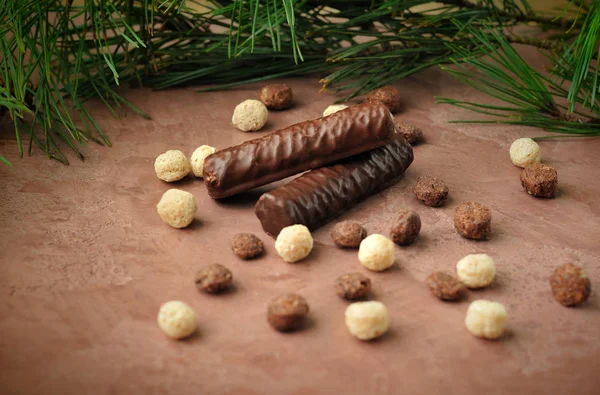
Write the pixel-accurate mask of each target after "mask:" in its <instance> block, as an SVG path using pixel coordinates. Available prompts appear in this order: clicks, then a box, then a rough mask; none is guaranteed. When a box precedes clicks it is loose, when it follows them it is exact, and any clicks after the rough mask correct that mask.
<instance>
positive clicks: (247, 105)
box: [231, 99, 269, 132]
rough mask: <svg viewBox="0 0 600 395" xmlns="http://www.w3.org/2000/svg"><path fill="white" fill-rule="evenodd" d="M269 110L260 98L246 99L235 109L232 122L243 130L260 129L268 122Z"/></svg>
mask: <svg viewBox="0 0 600 395" xmlns="http://www.w3.org/2000/svg"><path fill="white" fill-rule="evenodd" d="M268 116H269V112H268V111H267V107H265V105H264V104H262V103H261V102H259V101H258V100H252V99H248V100H244V101H243V102H241V103H240V104H238V105H237V106H236V107H235V110H233V117H232V118H231V123H233V126H235V127H236V128H238V129H239V130H241V131H242V132H251V131H256V130H260V129H262V128H263V126H265V124H266V123H267V118H268Z"/></svg>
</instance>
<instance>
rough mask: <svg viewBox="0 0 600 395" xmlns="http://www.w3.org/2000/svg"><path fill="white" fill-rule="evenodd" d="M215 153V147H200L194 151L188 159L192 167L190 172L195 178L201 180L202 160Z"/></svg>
mask: <svg viewBox="0 0 600 395" xmlns="http://www.w3.org/2000/svg"><path fill="white" fill-rule="evenodd" d="M215 152H217V149H216V148H215V147H211V146H210V145H201V146H200V147H198V148H197V149H196V151H194V153H193V154H192V157H191V158H190V164H191V165H192V171H193V172H194V175H195V176H196V177H200V178H202V171H203V170H204V159H206V157H207V156H208V155H211V154H214V153H215Z"/></svg>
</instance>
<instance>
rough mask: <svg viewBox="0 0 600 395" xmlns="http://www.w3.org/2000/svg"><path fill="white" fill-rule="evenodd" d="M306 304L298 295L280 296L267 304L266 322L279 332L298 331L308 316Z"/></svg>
mask: <svg viewBox="0 0 600 395" xmlns="http://www.w3.org/2000/svg"><path fill="white" fill-rule="evenodd" d="M308 310H309V309H308V303H307V302H306V299H304V298H303V297H302V296H300V295H296V294H287V295H282V296H280V297H278V298H277V299H275V300H274V301H272V302H271V304H269V307H268V309H267V321H268V322H269V324H271V326H272V327H273V328H275V329H276V330H278V331H279V332H288V331H292V330H295V329H299V328H300V327H301V326H302V325H303V324H304V319H305V318H306V316H307V314H308Z"/></svg>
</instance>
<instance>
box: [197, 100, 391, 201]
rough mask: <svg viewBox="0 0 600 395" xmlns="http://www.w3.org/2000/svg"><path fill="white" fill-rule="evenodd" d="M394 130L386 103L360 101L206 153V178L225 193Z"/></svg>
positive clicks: (360, 148)
mask: <svg viewBox="0 0 600 395" xmlns="http://www.w3.org/2000/svg"><path fill="white" fill-rule="evenodd" d="M394 133H395V125H394V120H393V118H392V116H391V114H390V112H389V111H388V109H387V108H386V107H385V105H383V104H382V103H380V102H374V103H364V104H360V105H357V106H353V107H349V108H347V109H345V110H342V111H338V112H336V113H335V114H332V115H330V116H328V117H324V118H320V119H315V120H312V121H306V122H302V123H298V124H295V125H292V126H289V127H287V128H285V129H281V130H279V131H277V132H273V133H271V134H268V135H266V136H263V137H260V138H257V139H254V140H250V141H246V142H245V143H243V144H241V145H237V146H234V147H230V148H226V149H224V150H221V151H218V152H216V153H214V154H212V155H209V156H208V157H207V158H206V159H205V161H204V172H203V177H204V183H205V184H206V187H207V189H208V194H209V195H210V196H211V197H212V198H215V199H220V198H224V197H227V196H231V195H235V194H236V193H240V192H242V191H246V190H249V189H252V188H256V187H259V186H261V185H265V184H268V183H270V182H273V181H277V180H281V179H284V178H286V177H289V176H292V175H294V174H298V173H301V172H303V171H306V170H310V169H314V168H316V167H319V166H323V165H327V164H329V163H333V162H335V161H338V160H340V159H343V158H346V157H349V156H352V155H356V154H359V153H361V152H365V151H369V150H372V149H374V148H377V147H380V146H382V145H384V144H385V143H387V142H388V141H390V140H391V139H392V137H393V135H394Z"/></svg>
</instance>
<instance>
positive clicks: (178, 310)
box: [158, 300, 198, 339]
mask: <svg viewBox="0 0 600 395" xmlns="http://www.w3.org/2000/svg"><path fill="white" fill-rule="evenodd" d="M197 325H198V324H197V323H196V313H195V312H194V310H193V309H192V308H191V307H190V306H188V305H187V304H185V303H183V302H180V301H179V300H171V301H170V302H167V303H165V304H163V305H162V306H161V307H160V311H159V312H158V326H159V327H160V329H162V331H163V332H164V333H165V334H166V335H167V336H169V337H171V338H173V339H183V338H184V337H188V336H189V335H191V334H192V333H194V332H195V331H196V328H197Z"/></svg>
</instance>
